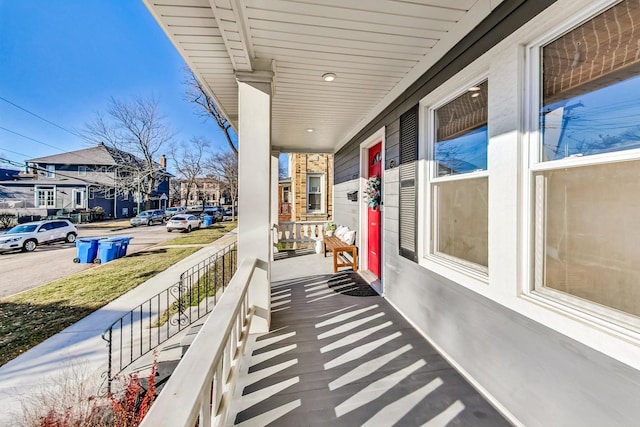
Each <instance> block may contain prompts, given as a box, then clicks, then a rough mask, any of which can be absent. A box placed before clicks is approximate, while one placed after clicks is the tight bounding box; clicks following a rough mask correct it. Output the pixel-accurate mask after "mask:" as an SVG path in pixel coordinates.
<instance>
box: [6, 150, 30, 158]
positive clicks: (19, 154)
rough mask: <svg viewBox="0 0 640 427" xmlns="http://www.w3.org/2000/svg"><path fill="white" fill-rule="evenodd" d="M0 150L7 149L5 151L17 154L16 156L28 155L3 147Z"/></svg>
mask: <svg viewBox="0 0 640 427" xmlns="http://www.w3.org/2000/svg"><path fill="white" fill-rule="evenodd" d="M2 151H7V152H9V153H11V154H15V155H18V156H23V157H29V156H27V155H26V154H23V153H18V152H17V151H12V150H9V149H8V148H3V149H2Z"/></svg>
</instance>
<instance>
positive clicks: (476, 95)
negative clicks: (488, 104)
mask: <svg viewBox="0 0 640 427" xmlns="http://www.w3.org/2000/svg"><path fill="white" fill-rule="evenodd" d="M479 96H480V92H476V93H472V94H471V97H472V98H477V97H479Z"/></svg>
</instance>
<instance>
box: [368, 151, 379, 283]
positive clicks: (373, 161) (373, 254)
mask: <svg viewBox="0 0 640 427" xmlns="http://www.w3.org/2000/svg"><path fill="white" fill-rule="evenodd" d="M372 176H377V177H378V178H380V181H381V182H382V142H378V143H377V144H376V145H374V146H373V147H371V148H370V149H369V177H372ZM381 187H382V185H381ZM367 210H368V212H367V222H368V232H369V235H368V242H369V243H368V245H367V265H368V266H369V271H371V272H372V273H373V274H375V275H376V277H380V229H381V227H380V226H381V224H380V206H377V207H375V208H368V209H367Z"/></svg>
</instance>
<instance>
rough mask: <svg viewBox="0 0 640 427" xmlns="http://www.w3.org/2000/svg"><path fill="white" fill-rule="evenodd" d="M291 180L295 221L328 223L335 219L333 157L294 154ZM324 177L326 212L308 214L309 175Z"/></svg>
mask: <svg viewBox="0 0 640 427" xmlns="http://www.w3.org/2000/svg"><path fill="white" fill-rule="evenodd" d="M290 156H291V170H290V174H291V177H292V178H291V179H292V191H293V193H292V194H293V199H294V207H293V215H292V218H293V220H294V221H326V220H330V219H332V218H333V156H332V155H330V154H306V153H292V154H291V155H290ZM315 173H318V174H323V175H324V183H323V185H324V201H323V203H324V211H323V212H322V213H308V212H307V175H308V174H315Z"/></svg>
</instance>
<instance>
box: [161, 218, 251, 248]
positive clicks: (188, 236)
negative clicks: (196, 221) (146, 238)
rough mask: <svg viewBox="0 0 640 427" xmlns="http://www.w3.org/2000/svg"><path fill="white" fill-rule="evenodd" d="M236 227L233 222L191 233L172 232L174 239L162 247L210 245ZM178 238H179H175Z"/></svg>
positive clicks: (216, 224)
mask: <svg viewBox="0 0 640 427" xmlns="http://www.w3.org/2000/svg"><path fill="white" fill-rule="evenodd" d="M237 226H238V223H237V222H235V221H225V222H217V223H215V224H213V225H211V226H209V227H206V228H204V227H203V228H201V229H199V230H193V231H192V232H191V233H181V232H178V231H174V232H173V233H172V234H175V235H176V238H175V239H171V240H167V241H166V242H164V243H162V245H198V244H207V243H211V242H213V241H214V240H217V239H219V238H220V237H222V236H223V235H225V234H227V233H228V232H229V231H231V230H233V229H234V228H236V227H237ZM177 236H179V237H177Z"/></svg>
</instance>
